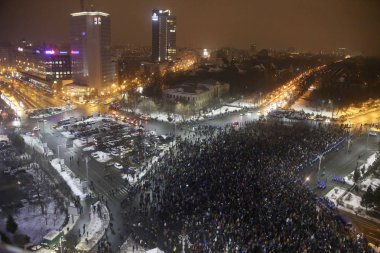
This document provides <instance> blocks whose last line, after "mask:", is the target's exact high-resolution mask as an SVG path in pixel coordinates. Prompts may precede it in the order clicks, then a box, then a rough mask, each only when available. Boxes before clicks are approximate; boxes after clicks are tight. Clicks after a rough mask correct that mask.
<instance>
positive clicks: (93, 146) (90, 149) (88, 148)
mask: <svg viewBox="0 0 380 253" xmlns="http://www.w3.org/2000/svg"><path fill="white" fill-rule="evenodd" d="M95 149H96V148H95V145H92V146H89V147H85V148H83V151H92V150H95Z"/></svg>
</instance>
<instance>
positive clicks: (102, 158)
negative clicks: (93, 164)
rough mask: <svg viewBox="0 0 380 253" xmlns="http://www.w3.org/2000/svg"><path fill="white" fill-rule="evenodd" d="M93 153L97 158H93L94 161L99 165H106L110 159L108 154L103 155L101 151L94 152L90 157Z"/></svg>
mask: <svg viewBox="0 0 380 253" xmlns="http://www.w3.org/2000/svg"><path fill="white" fill-rule="evenodd" d="M94 153H96V154H98V156H99V157H97V158H95V160H96V161H98V162H100V163H106V162H108V161H109V160H111V159H112V158H111V157H110V154H109V153H105V152H103V151H96V152H93V153H91V155H92V154H94Z"/></svg>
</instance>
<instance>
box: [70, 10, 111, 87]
mask: <svg viewBox="0 0 380 253" xmlns="http://www.w3.org/2000/svg"><path fill="white" fill-rule="evenodd" d="M70 36H71V59H72V71H73V80H74V83H76V84H79V85H83V84H84V85H87V86H89V87H92V88H96V89H97V91H98V92H100V91H101V90H103V89H104V88H106V87H108V86H109V85H110V84H112V83H114V81H115V77H116V75H115V64H114V63H113V62H112V57H111V19H110V15H109V14H108V13H104V12H98V11H82V12H76V13H71V31H70Z"/></svg>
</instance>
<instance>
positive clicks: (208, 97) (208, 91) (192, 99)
mask: <svg viewBox="0 0 380 253" xmlns="http://www.w3.org/2000/svg"><path fill="white" fill-rule="evenodd" d="M229 90H230V85H229V84H228V83H221V82H218V81H214V80H207V81H204V82H200V83H183V84H180V85H177V86H175V87H173V88H169V89H166V90H164V91H163V99H164V100H165V101H169V102H181V103H186V104H191V105H193V106H194V107H195V108H197V109H199V108H202V107H205V106H207V105H209V104H210V103H211V102H213V101H215V100H217V99H219V98H221V97H222V96H224V95H226V94H227V93H228V92H229Z"/></svg>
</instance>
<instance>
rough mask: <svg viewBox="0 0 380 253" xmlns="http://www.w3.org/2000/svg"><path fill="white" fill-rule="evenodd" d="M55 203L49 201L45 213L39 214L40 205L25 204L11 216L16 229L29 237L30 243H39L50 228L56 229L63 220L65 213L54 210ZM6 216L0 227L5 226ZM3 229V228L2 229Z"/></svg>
mask: <svg viewBox="0 0 380 253" xmlns="http://www.w3.org/2000/svg"><path fill="white" fill-rule="evenodd" d="M55 207H56V205H55V203H54V202H53V201H51V202H49V203H48V204H47V205H46V206H45V208H46V210H47V214H46V215H42V214H41V206H40V205H25V206H23V207H21V208H20V209H18V210H17V211H16V212H15V214H14V215H13V218H14V219H15V221H16V223H17V225H18V231H19V232H21V233H23V234H26V235H28V236H29V237H30V242H31V243H32V244H39V243H40V242H41V241H42V238H43V237H44V236H45V235H46V234H47V233H48V232H50V231H52V230H58V229H59V228H60V227H61V226H62V225H63V222H64V220H65V213H64V212H62V213H61V212H60V211H59V210H57V211H56V214H54V210H55ZM6 220H7V219H6V218H4V219H3V220H2V221H1V227H5V223H6ZM3 231H5V229H4V230H3Z"/></svg>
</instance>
